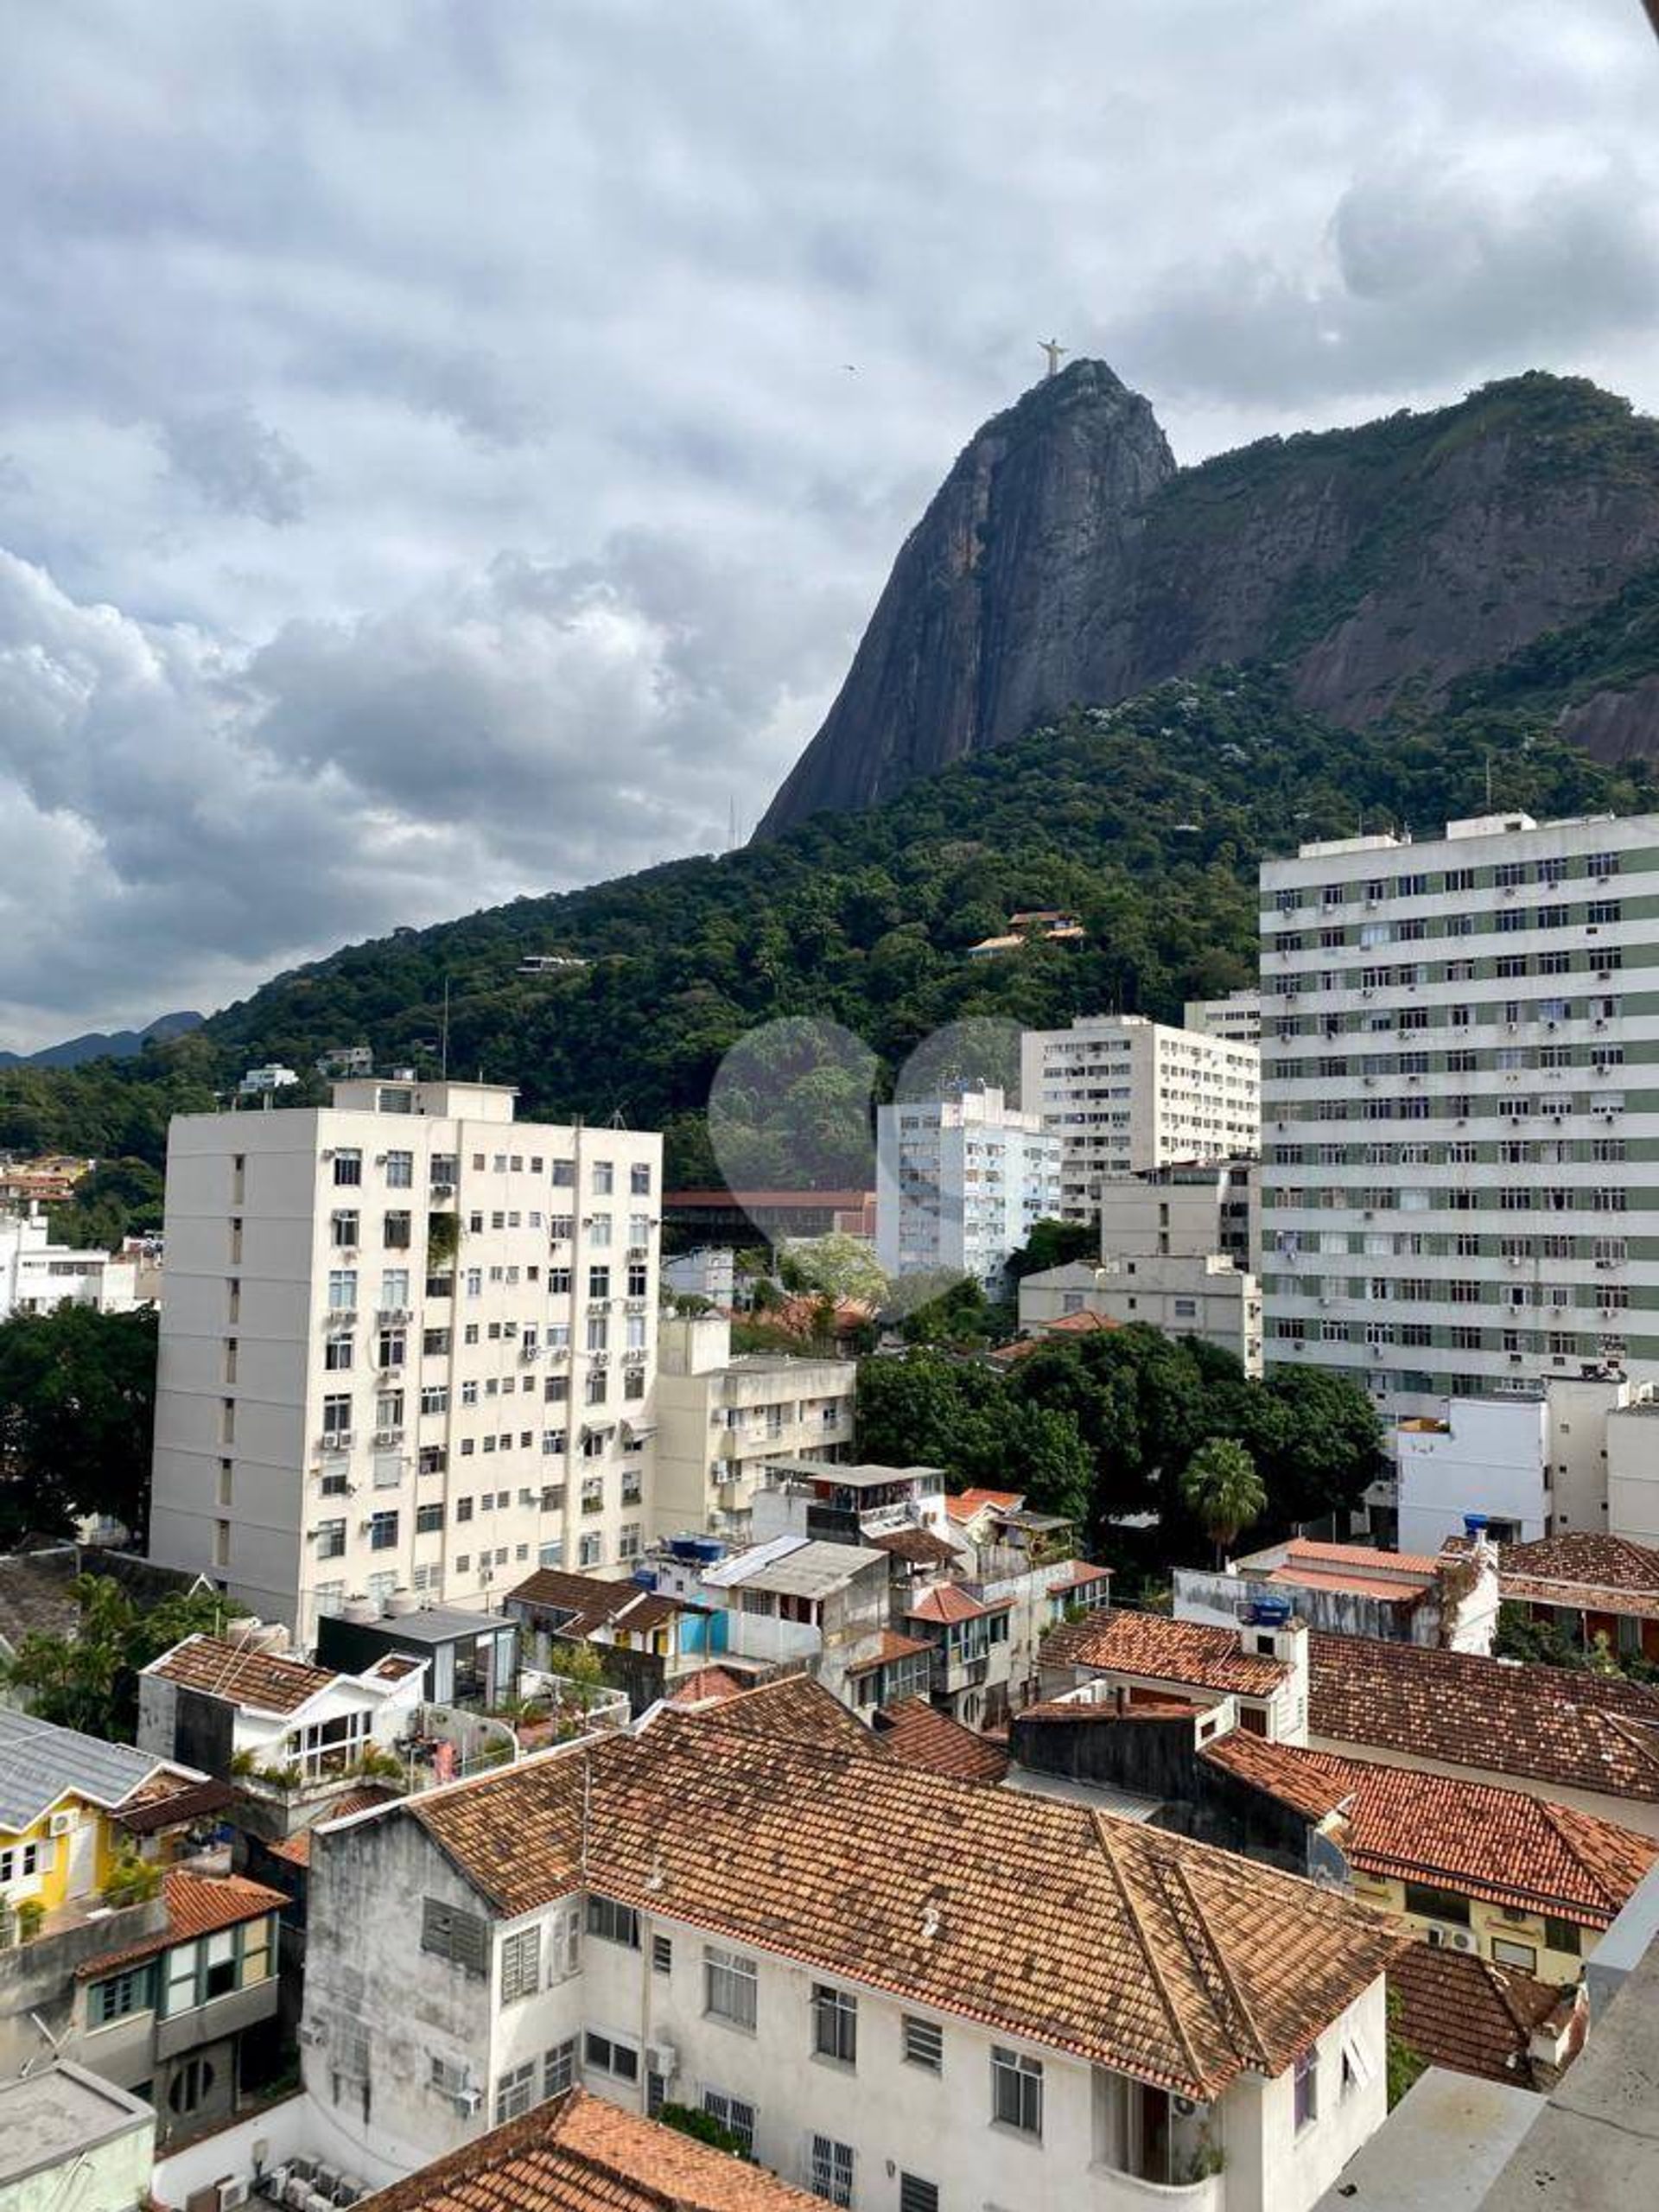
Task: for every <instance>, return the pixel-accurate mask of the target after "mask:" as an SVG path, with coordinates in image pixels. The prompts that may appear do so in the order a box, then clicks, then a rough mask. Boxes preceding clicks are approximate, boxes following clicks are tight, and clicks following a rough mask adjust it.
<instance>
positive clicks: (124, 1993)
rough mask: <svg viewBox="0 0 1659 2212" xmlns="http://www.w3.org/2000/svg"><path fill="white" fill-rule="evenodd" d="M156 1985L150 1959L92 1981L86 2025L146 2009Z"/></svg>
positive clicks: (98, 2024) (98, 2025)
mask: <svg viewBox="0 0 1659 2212" xmlns="http://www.w3.org/2000/svg"><path fill="white" fill-rule="evenodd" d="M30 1848H31V1849H32V1848H33V1846H31V1847H30ZM155 1986H156V1976H155V1967H154V1964H153V1962H152V1961H146V1962H145V1963H144V1964H143V1966H141V1967H129V1968H128V1969H127V1971H126V1973H125V1974H111V1976H110V1978H109V1980H107V1981H95V1982H94V1983H93V1984H92V1987H91V1988H90V1989H89V1990H88V1991H87V1993H86V2020H87V2024H88V2025H89V2026H90V2027H94V2028H106V2027H108V2025H109V2024H110V2022H111V2020H124V2019H125V2018H127V2016H128V2014H129V2013H131V2012H149V2008H150V2006H151V2005H153V2004H154V2003H155V2001H156V1997H155Z"/></svg>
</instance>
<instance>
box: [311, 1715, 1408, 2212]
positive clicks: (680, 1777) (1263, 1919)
mask: <svg viewBox="0 0 1659 2212" xmlns="http://www.w3.org/2000/svg"><path fill="white" fill-rule="evenodd" d="M1010 1931H1019V1934H1018V1936H1017V1939H1016V1938H1015V1937H1014V1936H1012V1935H1011V1933H1010ZM1396 1940H1397V1939H1396V1937H1395V1932H1394V1930H1393V1929H1392V1926H1391V1925H1390V1924H1389V1923H1387V1922H1385V1921H1384V1920H1383V1919H1382V1918H1381V1916H1376V1915H1374V1914H1371V1913H1370V1912H1368V1911H1367V1910H1365V1909H1363V1907H1359V1906H1357V1905H1355V1904H1351V1903H1350V1902H1349V1901H1348V1900H1346V1899H1344V1898H1342V1897H1338V1896H1335V1895H1333V1894H1331V1893H1328V1892H1324V1891H1318V1890H1316V1889H1315V1888H1314V1887H1313V1885H1310V1884H1307V1883H1306V1882H1302V1881H1299V1880H1296V1879H1294V1878H1292V1877H1290V1876H1287V1875H1283V1874H1280V1873H1278V1872H1274V1870H1272V1869H1269V1868H1266V1867H1262V1866H1255V1865H1253V1864H1250V1863H1249V1862H1247V1861H1244V1860H1242V1859H1236V1858H1232V1857H1230V1855H1228V1854H1226V1853H1221V1852H1217V1851H1215V1850H1212V1849H1210V1848H1208V1847H1205V1846H1203V1845H1199V1844H1195V1843H1192V1842H1190V1841H1188V1840H1185V1838H1182V1837H1180V1836H1176V1835H1167V1834H1154V1833H1153V1832H1151V1831H1149V1830H1147V1829H1146V1828H1145V1827H1141V1826H1139V1825H1138V1824H1136V1823H1135V1822H1134V1821H1119V1820H1116V1819H1113V1818H1111V1817H1110V1816H1109V1815H1100V1814H1098V1813H1096V1812H1095V1811H1094V1810H1093V1809H1092V1808H1089V1807H1086V1806H1083V1805H1077V1804H1071V1803H1067V1802H1060V1801H1058V1800H1052V1799H1048V1798H1044V1797H1039V1796H1036V1795H1034V1794H1032V1793H1027V1792H1024V1791H1018V1790H1008V1789H1000V1788H998V1787H997V1786H995V1784H993V1783H971V1782H962V1781H956V1780H952V1779H949V1778H947V1777H943V1776H940V1775H937V1774H932V1773H927V1772H925V1771H922V1770H918V1769H917V1768H914V1767H906V1766H905V1765H903V1764H900V1763H899V1761H898V1760H896V1759H889V1758H883V1757H882V1755H881V1753H880V1751H879V1749H878V1747H877V1746H876V1745H874V1742H873V1741H872V1739H871V1738H869V1737H868V1734H867V1732H865V1731H864V1730H863V1729H862V1727H861V1726H860V1724H859V1723H858V1722H856V1721H855V1719H852V1718H851V1716H849V1715H846V1714H840V1713H836V1712H835V1709H834V1708H833V1707H829V1708H828V1710H827V1711H825V1710H824V1709H823V1700H822V1694H821V1693H820V1692H818V1691H817V1689H816V1688H814V1686H812V1685H811V1684H810V1683H804V1682H802V1681H787V1682H784V1683H779V1684H777V1685H775V1686H772V1687H770V1688H764V1689H760V1690H756V1691H753V1692H752V1693H751V1694H749V1695H747V1697H744V1698H741V1699H737V1700H730V1701H728V1702H727V1703H725V1704H722V1705H719V1706H715V1707H710V1708H709V1709H708V1710H707V1712H706V1713H696V1714H692V1713H674V1712H669V1711H659V1712H658V1713H656V1714H655V1715H654V1716H653V1717H652V1718H651V1719H649V1720H648V1722H647V1723H646V1724H645V1725H644V1726H643V1727H642V1728H641V1729H640V1730H639V1731H638V1732H635V1733H633V1734H632V1735H618V1736H613V1737H610V1738H606V1739H605V1740H604V1741H602V1742H601V1743H596V1744H592V1745H588V1746H578V1747H575V1748H573V1749H570V1750H568V1751H559V1752H554V1753H552V1754H550V1755H547V1756H545V1757H543V1758H539V1759H535V1760H531V1761H527V1762H524V1763H522V1764H520V1765H518V1767H516V1768H514V1769H512V1770H511V1771H510V1772H508V1773H505V1774H503V1775H499V1776H497V1777H488V1778H484V1779H480V1780H478V1781H474V1782H469V1783H462V1784H460V1785H458V1786H457V1787H456V1788H454V1789H448V1790H437V1791H432V1792H429V1793H427V1794H426V1795H424V1796H422V1797H420V1798H418V1799H414V1800H410V1801H407V1802H404V1803H402V1804H398V1805H395V1806H391V1807H387V1808H382V1809H380V1810H378V1811H376V1812H372V1813H368V1814H365V1815H359V1816H357V1817H355V1818H353V1819H350V1820H347V1821H343V1822H340V1823H339V1824H336V1825H334V1826H332V1827H326V1828H323V1829H321V1830H319V1831H317V1832H315V1834H314V1835H313V1839H312V1851H311V1864H310V1883H309V1907H308V1948H307V1977H306V2010H305V2019H304V2024H303V2028H302V2038H301V2039H302V2047H303V2048H302V2063H303V2067H304V2075H305V2081H306V2085H307V2088H308V2089H309V2090H310V2092H311V2094H312V2095H313V2097H314V2098H315V2101H316V2102H317V2104H318V2106H319V2107H321V2108H322V2109H324V2110H326V2111H327V2113H328V2114H329V2116H330V2119H331V2120H332V2121H333V2123H334V2125H335V2126H337V2127H338V2128H339V2129H340V2131H341V2132H342V2133H344V2134H345V2135H346V2136H347V2137H348V2138H349V2139H350V2140H351V2142H352V2145H353V2156H352V2167H353V2171H354V2172H355V2173H357V2174H359V2175H361V2176H363V2177H365V2178H367V2179H368V2180H370V2181H371V2182H381V2181H385V2180H387V2179H389V2178H391V2177H393V2176H394V2175H397V2174H400V2173H402V2172H404V2171H408V2170H409V2169H410V2167H412V2166H414V2165H416V2164H420V2163H422V2162H423V2161H425V2160H427V2159H429V2158H435V2157H437V2156H440V2155H442V2154H443V2153H445V2152H448V2151H450V2150H452V2149H454V2148H455V2147H456V2146H458V2145H461V2144H462V2143H464V2142H467V2141H468V2140H470V2139H473V2138H474V2137H476V2136H477V2135H479V2134H480V2133H482V2132H483V2131H484V2130H485V2129H486V2128H487V2127H488V2126H491V2125H492V2123H494V2122H499V2121H502V2120H508V2119H511V2118H513V2117H515V2116H516V2115H518V2113H522V2112H524V2111H526V2110H528V2109H529V2108H530V2107H531V2106H532V2105H534V2104H536V2103H537V2102H539V2101H541V2100H542V2099H543V2098H544V2097H547V2096H549V2095H552V2094H557V2093H558V2091H559V2090H561V2089H562V2088H564V2087H566V2086H567V2085H568V2084H569V2083H570V2082H573V2081H579V2082H582V2084H583V2086H584V2087H586V2088H588V2089H589V2090H592V2091H595V2092H597V2093H598V2094H601V2095H603V2096H607V2097H609V2098H611V2099H613V2101H616V2102H617V2103H619V2104H620V2105H623V2106H625V2107H628V2108H630V2109H632V2110H635V2111H639V2110H644V2111H647V2112H649V2111H654V2110H656V2109H657V2108H658V2107H659V2106H660V2104H661V2103H662V2102H663V2101H666V2100H671V2101H676V2102H678V2103H682V2104H686V2105H690V2106H692V2107H696V2108H698V2109H700V2110H702V2111H703V2112H705V2113H708V2114H709V2116H710V2117H712V2118H714V2119H715V2120H719V2121H720V2122H721V2125H722V2126H726V2127H728V2128H729V2129H731V2130H732V2132H733V2133H735V2134H736V2135H737V2136H738V2137H739V2138H740V2139H741V2141H742V2143H743V2144H744V2145H745V2146H746V2147H747V2148H748V2149H749V2150H750V2151H751V2152H752V2153H753V2156H754V2158H756V2159H757V2160H758V2161H759V2162H760V2164H764V2165H766V2166H770V2167H772V2168H774V2169H775V2170H776V2171H779V2173H781V2174H782V2175H783V2176H784V2177H785V2178H787V2179H790V2180H793V2181H797V2182H799V2183H803V2184H804V2185H805V2186H807V2187H809V2188H811V2189H814V2190H817V2193H818V2194H820V2195H822V2196H824V2197H825V2198H826V2199H827V2200H828V2201H829V2202H832V2203H838V2204H842V2205H855V2206H860V2207H870V2208H882V2207H887V2208H897V2207H899V2205H901V2204H902V2205H903V2206H905V2207H906V2212H909V2208H912V2207H913V2208H921V2207H928V2208H930V2209H931V2208H934V2207H937V2208H939V2212H956V2208H967V2207H974V2208H978V2207H982V2206H994V2207H1001V2208H1006V2212H1016V2208H1026V2207H1033V2208H1034V2207H1037V2206H1039V2205H1043V2206H1048V2205H1052V2206H1055V2207H1061V2206H1064V2207H1065V2212H1131V2209H1132V2208H1135V2207H1145V2206H1147V2205H1148V2204H1150V2203H1153V2202H1157V2203H1160V2204H1162V2205H1164V2206H1166V2207H1167V2208H1170V2209H1171V2212H1308V2208H1310V2207H1312V2206H1313V2204H1315V2203H1316V2202H1317V2201H1318V2200H1319V2196H1320V2195H1321V2194H1322V2192H1323V2191H1324V2190H1325V2189H1326V2188H1327V2187H1328V2186H1329V2185H1330V2184H1331V2183H1332V2182H1333V2181H1334V2180H1335V2179H1336V2177H1337V2176H1338V2173H1339V2172H1340V2171H1341V2169H1342V2167H1343V2166H1344V2164H1345V2163H1346V2161H1347V2159H1348V2158H1350V2157H1351V2155H1352V2153H1353V2152H1354V2151H1355V2150H1357V2148H1358V2146H1359V2145H1360V2144H1362V2143H1363V2141H1364V2140H1365V2139H1367V2138H1368V2137H1369V2136H1370V2133H1372V2132H1373V2130H1374V2129H1375V2128H1376V2127H1377V2126H1379V2125H1380V2124H1381V2121H1382V2120H1383V2114H1384V2109H1385V2105H1386V2086H1385V2071H1386V2068H1385V2050H1384V2045H1385V2040H1386V2018H1385V2004H1384V1986H1383V1970H1384V1967H1385V1965H1386V1963H1387V1961H1388V1959H1389V1955H1390V1954H1391V1950H1392V1948H1393V1946H1394V1944H1395V1942H1396ZM1287 1960H1289V1961H1294V1970H1292V1971H1286V1970H1284V1967H1283V1964H1282V1962H1283V1961H1287ZM1264 1961H1268V1962H1270V1965H1264Z"/></svg>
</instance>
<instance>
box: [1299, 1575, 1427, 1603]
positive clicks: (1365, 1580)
mask: <svg viewBox="0 0 1659 2212" xmlns="http://www.w3.org/2000/svg"><path fill="white" fill-rule="evenodd" d="M1266 1580H1267V1581H1268V1583H1269V1584H1271V1585H1274V1586H1278V1587H1279V1588H1281V1589H1286V1590H1338V1591H1342V1592H1346V1593H1349V1594H1352V1595H1357V1596H1361V1597H1366V1598H1376V1599H1381V1600H1383V1602H1384V1603H1386V1604H1388V1605H1421V1603H1422V1601H1423V1599H1425V1598H1427V1597H1429V1596H1431V1595H1432V1594H1433V1592H1432V1591H1431V1590H1430V1589H1427V1588H1425V1586H1423V1584H1422V1583H1421V1582H1408V1581H1407V1580H1405V1578H1404V1577H1403V1576H1402V1575H1387V1574H1356V1573H1353V1572H1352V1571H1351V1570H1350V1571H1348V1572H1346V1573H1344V1570H1343V1569H1342V1568H1341V1567H1274V1570H1273V1572H1272V1573H1270V1574H1269V1575H1268V1576H1267V1577H1266Z"/></svg>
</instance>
